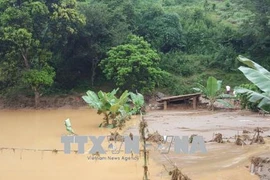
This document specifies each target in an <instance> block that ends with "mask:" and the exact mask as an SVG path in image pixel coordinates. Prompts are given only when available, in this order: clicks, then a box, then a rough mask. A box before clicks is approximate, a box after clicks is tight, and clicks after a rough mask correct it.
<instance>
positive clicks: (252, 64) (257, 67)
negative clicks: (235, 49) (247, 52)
mask: <svg viewBox="0 0 270 180" xmlns="http://www.w3.org/2000/svg"><path fill="white" fill-rule="evenodd" d="M238 60H239V61H240V62H242V63H244V64H245V65H247V66H249V67H250V68H252V69H255V70H257V71H259V72H260V73H262V74H264V75H265V76H270V72H269V71H268V70H267V69H265V68H264V67H262V66H260V65H259V64H257V63H255V62H254V61H252V60H250V59H248V58H246V57H244V56H241V55H239V56H238Z"/></svg>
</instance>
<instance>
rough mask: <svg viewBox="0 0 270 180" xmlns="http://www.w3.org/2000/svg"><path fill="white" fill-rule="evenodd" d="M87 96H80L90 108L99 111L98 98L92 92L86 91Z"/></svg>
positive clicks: (99, 103)
mask: <svg viewBox="0 0 270 180" xmlns="http://www.w3.org/2000/svg"><path fill="white" fill-rule="evenodd" d="M86 94H87V96H82V98H83V100H84V101H85V102H86V103H87V104H88V105H89V106H91V107H92V108H94V109H100V108H101V106H102V102H101V101H100V100H99V98H98V96H97V95H96V93H95V92H93V91H87V92H86Z"/></svg>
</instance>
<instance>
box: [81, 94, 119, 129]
mask: <svg viewBox="0 0 270 180" xmlns="http://www.w3.org/2000/svg"><path fill="white" fill-rule="evenodd" d="M117 91H118V89H114V90H113V91H112V92H109V93H104V92H102V91H99V92H98V94H96V93H95V92H94V91H90V90H89V91H87V92H86V96H82V98H83V100H84V101H85V102H86V103H87V104H88V105H89V106H90V107H91V108H93V109H96V110H97V113H98V114H103V115H104V121H105V122H104V123H101V124H100V126H102V124H104V125H109V117H110V114H111V112H110V109H111V106H112V104H114V103H115V102H116V101H117V98H116V97H115V94H116V93H117Z"/></svg>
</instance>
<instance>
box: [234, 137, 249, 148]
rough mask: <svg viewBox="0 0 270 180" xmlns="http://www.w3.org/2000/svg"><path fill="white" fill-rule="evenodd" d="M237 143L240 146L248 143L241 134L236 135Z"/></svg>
mask: <svg viewBox="0 0 270 180" xmlns="http://www.w3.org/2000/svg"><path fill="white" fill-rule="evenodd" d="M235 144H236V145H238V146H243V145H246V143H245V141H244V140H243V139H242V138H241V136H239V135H238V136H236V140H235Z"/></svg>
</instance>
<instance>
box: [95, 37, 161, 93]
mask: <svg viewBox="0 0 270 180" xmlns="http://www.w3.org/2000/svg"><path fill="white" fill-rule="evenodd" d="M159 62H160V57H159V55H158V54H157V52H156V51H155V50H153V49H151V46H150V44H149V43H147V42H146V41H144V39H143V38H142V37H138V36H135V35H130V36H129V37H128V41H127V42H126V44H123V45H119V46H117V47H113V48H112V49H111V50H110V51H109V52H108V58H106V59H103V60H102V61H101V63H100V66H101V67H102V69H103V72H104V74H105V75H106V77H107V78H108V79H110V80H112V81H114V82H115V83H116V85H117V86H119V87H121V88H122V89H128V90H130V91H135V90H138V91H141V92H143V93H149V92H151V91H152V90H153V89H154V88H155V87H156V85H158V83H159V80H160V79H161V78H162V76H163V74H164V73H165V72H164V71H162V70H161V69H160V68H159V67H158V66H159Z"/></svg>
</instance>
